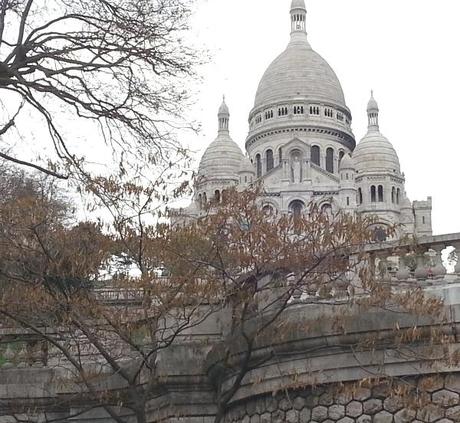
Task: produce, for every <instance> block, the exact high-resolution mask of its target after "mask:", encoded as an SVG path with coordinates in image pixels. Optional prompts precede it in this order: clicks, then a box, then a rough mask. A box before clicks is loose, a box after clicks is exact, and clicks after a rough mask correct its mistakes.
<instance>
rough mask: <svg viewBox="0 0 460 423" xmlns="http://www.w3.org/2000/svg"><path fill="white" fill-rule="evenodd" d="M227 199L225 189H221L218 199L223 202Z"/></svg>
mask: <svg viewBox="0 0 460 423" xmlns="http://www.w3.org/2000/svg"><path fill="white" fill-rule="evenodd" d="M245 178H246V180H247V179H248V177H247V176H245ZM226 199H227V191H226V190H225V189H223V190H222V194H221V195H220V200H221V201H222V202H224V201H225V200H226Z"/></svg>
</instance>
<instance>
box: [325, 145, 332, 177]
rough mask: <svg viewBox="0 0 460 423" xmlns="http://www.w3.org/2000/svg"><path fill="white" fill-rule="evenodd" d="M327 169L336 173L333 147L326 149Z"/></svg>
mask: <svg viewBox="0 0 460 423" xmlns="http://www.w3.org/2000/svg"><path fill="white" fill-rule="evenodd" d="M326 170H327V171H328V172H330V173H334V150H333V149H332V148H328V149H327V150H326Z"/></svg>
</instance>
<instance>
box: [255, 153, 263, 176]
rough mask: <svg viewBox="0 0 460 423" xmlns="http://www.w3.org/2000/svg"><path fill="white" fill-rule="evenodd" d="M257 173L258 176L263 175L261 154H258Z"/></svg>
mask: <svg viewBox="0 0 460 423" xmlns="http://www.w3.org/2000/svg"><path fill="white" fill-rule="evenodd" d="M256 175H257V177H258V178H260V177H261V176H262V158H261V157H260V154H257V156H256Z"/></svg>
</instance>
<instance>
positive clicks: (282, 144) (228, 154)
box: [178, 1, 432, 237]
mask: <svg viewBox="0 0 460 423" xmlns="http://www.w3.org/2000/svg"><path fill="white" fill-rule="evenodd" d="M290 14H291V40H290V42H289V44H288V46H287V48H286V50H285V51H284V52H282V53H281V54H280V55H279V56H278V57H277V58H276V59H275V60H274V61H273V62H272V63H271V64H270V66H269V67H268V68H267V70H266V72H265V73H264V75H263V77H262V78H261V81H260V83H259V86H258V89H257V93H256V96H255V101H254V107H253V108H252V110H251V111H250V113H249V119H248V121H249V132H248V136H247V138H246V142H245V150H246V154H243V152H242V151H241V149H240V147H239V146H238V144H237V143H236V142H235V141H233V140H232V138H231V137H230V130H229V121H230V112H229V109H228V107H227V105H226V103H225V100H224V102H223V104H222V106H221V107H220V109H219V113H218V127H219V131H218V136H217V138H216V140H215V141H214V142H212V143H211V144H210V146H209V147H208V149H207V150H206V152H205V153H204V155H203V157H202V159H201V163H200V166H199V170H198V176H197V179H196V184H195V195H194V198H193V202H192V204H191V205H190V206H189V207H188V208H187V209H185V210H182V211H181V212H180V213H178V214H179V215H181V218H179V219H178V220H179V221H181V220H184V219H187V218H197V217H199V216H200V215H201V214H204V213H207V210H208V207H206V205H207V204H213V203H216V202H219V201H221V200H222V197H223V196H224V193H225V190H227V189H229V188H231V187H237V188H238V189H244V188H247V187H248V186H249V185H250V184H252V183H260V184H262V185H263V187H264V192H265V193H266V195H265V196H263V197H261V199H260V202H261V206H262V207H266V208H267V209H269V210H271V211H272V212H276V213H283V214H285V213H294V214H295V213H299V212H302V210H304V209H307V208H308V206H309V205H310V204H312V203H315V204H317V205H319V206H320V208H322V209H324V210H328V211H332V212H338V211H339V210H345V211H346V212H348V213H356V214H359V215H363V216H369V215H371V216H373V217H377V218H378V220H377V222H376V225H375V226H376V229H379V228H380V229H383V230H385V228H386V227H388V226H393V225H398V233H397V234H396V236H397V237H402V236H403V235H410V236H415V237H420V236H423V235H431V232H432V229H431V199H430V198H428V200H427V201H423V202H414V203H412V202H411V201H410V200H409V198H408V196H407V194H406V191H405V175H404V173H403V172H402V171H401V168H400V163H399V158H398V155H397V153H396V151H395V149H394V148H393V146H392V145H391V143H390V142H389V141H388V139H386V138H385V137H384V136H383V135H382V134H381V132H380V126H379V107H378V104H377V102H376V101H375V99H374V96H373V95H372V96H371V99H370V101H369V104H368V107H367V114H368V120H369V125H368V130H367V133H366V135H365V136H364V137H363V138H362V140H361V141H360V142H359V143H358V145H357V143H356V140H355V136H354V134H353V131H352V129H351V123H352V114H351V111H350V110H349V108H348V107H347V105H346V101H345V96H344V93H343V90H342V86H341V84H340V81H339V79H338V78H337V75H336V74H335V72H334V70H333V69H332V68H331V66H330V65H329V64H328V63H327V61H326V60H325V59H324V58H322V57H321V56H320V55H319V54H318V53H317V52H315V51H314V50H313V49H312V47H311V45H310V43H309V41H308V37H307V32H306V14H307V11H306V8H305V4H304V2H303V1H299V2H297V1H294V2H293V3H292V5H291V12H290Z"/></svg>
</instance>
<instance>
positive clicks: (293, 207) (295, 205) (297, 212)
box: [289, 200, 305, 219]
mask: <svg viewBox="0 0 460 423" xmlns="http://www.w3.org/2000/svg"><path fill="white" fill-rule="evenodd" d="M304 207H305V204H304V203H303V202H302V201H300V200H294V201H293V202H292V203H291V204H289V210H290V212H291V213H292V215H293V216H294V219H295V218H298V217H300V216H301V215H302V212H303V209H304Z"/></svg>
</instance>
